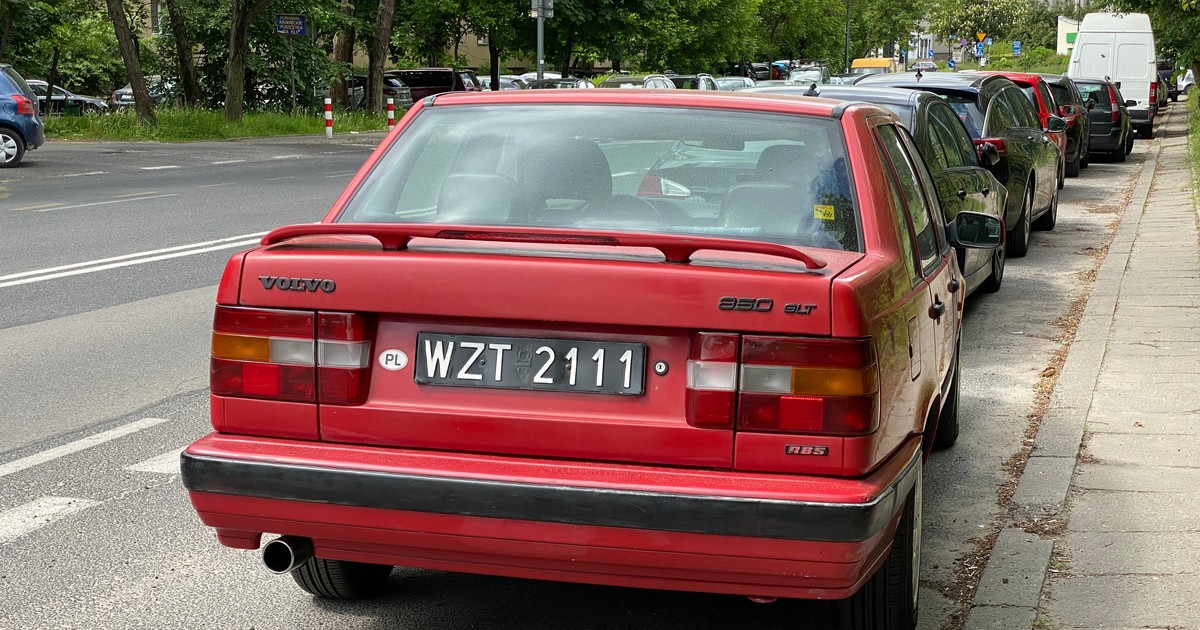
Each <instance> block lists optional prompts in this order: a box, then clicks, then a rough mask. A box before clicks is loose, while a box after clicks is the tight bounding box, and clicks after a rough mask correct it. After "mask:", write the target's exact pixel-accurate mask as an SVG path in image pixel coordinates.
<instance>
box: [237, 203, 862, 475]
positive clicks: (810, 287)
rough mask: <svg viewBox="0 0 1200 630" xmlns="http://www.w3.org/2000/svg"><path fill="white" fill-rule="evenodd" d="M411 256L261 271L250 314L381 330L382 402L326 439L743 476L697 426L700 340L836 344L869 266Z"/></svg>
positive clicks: (256, 263) (312, 241)
mask: <svg viewBox="0 0 1200 630" xmlns="http://www.w3.org/2000/svg"><path fill="white" fill-rule="evenodd" d="M314 227H317V226H308V228H309V229H312V228H314ZM320 227H322V228H324V227H330V226H320ZM334 227H337V226H334ZM356 228H357V230H358V233H359V234H362V233H364V228H363V226H361V225H359V226H356ZM442 228H444V226H441V228H439V229H442ZM270 238H271V237H268V239H270ZM619 238H620V239H621V240H622V242H625V241H627V240H629V239H627V237H625V236H622V237H619ZM402 240H403V241H404V242H402V243H397V242H392V241H390V240H389V239H388V238H381V239H379V241H384V242H385V247H380V245H379V241H377V240H375V239H374V238H366V237H355V236H328V235H324V236H304V237H301V238H297V239H292V240H289V241H287V242H284V243H281V244H277V245H274V246H270V247H266V248H262V249H259V250H255V251H253V252H250V253H249V254H247V255H246V257H245V260H244V266H243V271H242V282H241V290H240V295H239V300H238V301H239V303H240V304H241V305H243V306H255V307H268V308H287V309H311V310H323V311H338V312H354V313H363V314H368V315H370V316H371V318H372V319H373V320H374V326H373V332H372V333H370V335H371V338H370V339H369V341H370V342H371V357H370V362H369V369H370V385H369V389H368V394H367V398H366V402H365V403H364V404H362V405H358V406H337V405H320V409H319V422H320V437H321V439H322V440H325V441H330V442H344V443H356V444H367V445H376V446H397V447H409V448H429V449H440V450H452V451H467V452H477V453H496V454H508V455H514V454H515V455H529V456H538V457H562V458H569V459H589V460H607V461H625V462H637V463H648V464H666V465H684V466H704V467H731V466H732V459H733V437H734V432H733V431H732V430H715V429H703V428H697V427H694V426H691V425H689V424H688V422H687V419H686V415H685V412H686V410H685V405H686V400H687V388H686V379H687V361H688V358H689V353H690V352H691V347H690V346H691V344H692V343H693V342H692V339H693V335H694V333H696V332H699V331H728V332H735V333H751V332H753V333H775V334H781V333H782V334H795V335H814V336H827V335H829V334H830V327H831V308H830V307H831V305H830V285H831V280H832V278H834V277H835V276H837V275H838V274H839V273H841V272H842V271H843V270H844V269H846V268H848V267H849V266H851V265H853V264H854V263H855V262H856V261H857V260H859V259H860V258H861V257H862V254H858V253H851V252H836V251H829V250H816V251H819V252H820V255H821V257H822V259H823V261H824V263H825V264H824V266H823V268H815V269H810V268H808V266H809V264H808V263H805V262H802V261H800V260H796V259H788V258H783V257H779V256H771V255H765V254H763V253H756V252H753V251H751V252H747V251H709V250H706V249H704V248H703V247H701V248H698V249H699V251H692V252H689V253H688V257H690V259H691V262H690V264H677V263H671V262H664V261H663V255H662V254H660V253H658V252H654V251H652V250H647V249H646V248H644V247H627V246H624V245H622V246H616V247H594V246H591V245H577V244H555V243H536V244H531V243H501V242H465V241H461V240H460V241H446V240H441V239H422V238H418V239H416V240H413V241H411V242H409V241H408V240H407V239H402ZM632 240H634V241H636V240H637V239H632ZM660 240H661V239H660ZM667 240H668V241H673V240H688V239H677V238H676V237H667ZM691 240H694V241H706V240H711V241H713V242H716V241H717V240H718V239H691ZM386 245H393V246H395V245H399V249H397V248H396V247H387V246H386ZM746 245H747V246H748V247H749V248H750V249H752V250H753V249H755V248H759V249H767V250H770V249H771V248H772V247H779V246H768V244H755V243H748V244H746ZM759 246H762V247H759ZM735 249H736V248H735ZM676 254H677V252H673V251H668V253H667V257H668V258H671V257H672V256H673V255H676ZM765 300H769V301H770V302H769V303H768V302H766V301H765ZM464 344H465V345H464ZM572 350H574V353H573V354H572ZM572 366H574V369H575V371H574V373H572ZM547 381H549V382H547ZM572 381H573V382H572Z"/></svg>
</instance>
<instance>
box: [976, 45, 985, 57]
mask: <svg viewBox="0 0 1200 630" xmlns="http://www.w3.org/2000/svg"><path fill="white" fill-rule="evenodd" d="M975 56H976V57H982V56H983V42H979V43H978V44H975Z"/></svg>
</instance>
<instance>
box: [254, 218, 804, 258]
mask: <svg viewBox="0 0 1200 630" xmlns="http://www.w3.org/2000/svg"><path fill="white" fill-rule="evenodd" d="M323 235H325V236H333V235H337V236H344V235H357V236H369V237H371V238H374V239H375V240H377V241H379V243H380V244H381V245H383V248H384V249H385V250H403V249H407V247H408V243H409V241H411V240H412V239H414V238H433V239H451V240H468V241H500V242H509V243H551V244H559V245H602V246H609V247H647V248H650V249H657V250H658V251H660V252H662V254H663V256H665V257H666V259H667V262H670V263H688V262H691V257H692V255H693V254H695V253H696V252H697V251H700V250H705V249H707V250H713V251H722V252H746V253H752V254H765V255H768V256H778V257H780V258H788V259H791V260H797V261H800V262H802V263H804V266H805V267H807V268H808V269H823V268H824V267H825V261H823V260H821V259H819V258H815V257H813V256H810V255H809V254H806V253H804V252H802V251H800V250H798V249H796V248H794V247H789V246H787V245H779V244H776V243H765V242H760V241H743V240H737V239H730V238H715V237H707V236H689V235H685V234H638V233H625V232H611V231H604V230H580V229H572V228H538V227H520V228H505V229H498V228H494V227H480V226H471V225H430V224H424V223H305V224H300V225H285V226H283V227H281V228H277V229H275V230H272V231H271V232H270V233H268V234H267V235H266V236H264V237H263V239H262V245H263V246H264V247H265V246H268V245H275V244H278V243H282V242H284V241H286V240H288V239H292V238H297V237H301V236H323Z"/></svg>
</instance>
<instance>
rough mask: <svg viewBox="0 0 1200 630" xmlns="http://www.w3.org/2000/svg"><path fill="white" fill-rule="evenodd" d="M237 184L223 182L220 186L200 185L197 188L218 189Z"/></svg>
mask: <svg viewBox="0 0 1200 630" xmlns="http://www.w3.org/2000/svg"><path fill="white" fill-rule="evenodd" d="M235 183H236V182H221V183H220V184H200V185H198V186H196V188H217V187H218V186H232V185H234V184H235Z"/></svg>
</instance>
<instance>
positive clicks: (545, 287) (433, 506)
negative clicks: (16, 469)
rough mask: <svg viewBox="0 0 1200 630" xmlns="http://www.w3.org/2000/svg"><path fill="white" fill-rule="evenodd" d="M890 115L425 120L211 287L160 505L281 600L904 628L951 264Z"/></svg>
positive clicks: (686, 104)
mask: <svg viewBox="0 0 1200 630" xmlns="http://www.w3.org/2000/svg"><path fill="white" fill-rule="evenodd" d="M1000 231H1001V227H1000V222H999V221H998V220H997V219H996V218H994V217H989V216H986V215H982V214H978V213H972V212H962V213H959V215H958V216H957V218H956V219H955V221H954V222H952V223H947V222H946V221H945V220H944V218H943V214H942V210H941V207H940V205H939V203H938V198H937V195H936V193H935V190H934V186H933V183H932V182H931V181H930V177H929V173H928V172H927V171H926V169H925V167H924V164H923V162H922V160H921V159H920V157H919V154H918V151H917V149H916V147H914V146H913V143H912V142H911V140H910V139H909V137H908V134H907V133H906V132H905V131H904V130H903V128H902V127H901V126H900V121H899V120H898V119H897V118H896V117H895V116H893V115H892V114H891V113H889V112H887V111H886V110H883V109H881V108H878V107H875V106H871V105H866V104H861V103H850V104H847V103H839V102H836V101H829V100H821V99H808V100H801V99H794V98H788V97H763V96H755V95H751V96H746V95H739V94H729V93H725V94H721V93H717V94H697V93H696V92H692V91H675V92H648V91H643V90H637V91H627V90H536V91H528V92H524V91H522V92H510V93H507V94H503V95H497V94H489V93H479V94H447V95H442V96H439V97H438V98H436V99H432V100H426V101H419V102H418V103H416V104H415V105H414V107H413V108H412V109H411V110H410V111H409V112H408V113H407V115H406V116H405V117H404V119H403V120H402V121H401V122H400V124H399V125H398V126H397V128H396V130H394V131H393V132H392V133H391V134H390V135H389V136H388V137H387V138H386V139H385V140H384V141H383V142H382V143H381V145H380V147H379V148H378V149H377V150H376V151H375V153H374V154H373V155H372V156H371V158H369V159H368V161H367V163H366V164H365V165H364V166H363V168H362V170H361V171H360V172H359V174H358V175H357V176H356V177H355V178H354V180H353V181H352V182H351V183H350V184H349V186H348V187H347V189H346V190H345V192H343V194H342V195H341V197H340V198H339V199H338V200H337V201H336V202H335V204H334V206H333V208H332V209H331V211H330V212H329V214H328V216H327V217H326V218H325V220H324V221H323V222H321V223H319V224H306V225H293V226H286V227H282V228H279V229H276V230H275V231H273V232H271V233H270V234H268V235H267V236H266V237H264V239H263V241H262V246H261V247H258V248H256V249H254V250H252V251H249V252H245V253H241V254H237V255H235V256H234V257H233V258H231V259H230V261H229V263H228V265H227V267H226V269H225V273H224V275H223V277H222V280H221V285H220V288H219V291H218V295H217V306H216V311H215V317H214V323H213V336H212V358H211V393H212V400H211V410H212V425H213V433H211V434H210V435H208V436H206V437H204V438H202V439H200V440H198V441H196V442H194V443H193V444H191V445H190V446H189V447H188V448H187V449H186V450H185V452H184V453H183V455H182V472H183V481H184V485H185V486H186V488H187V489H188V492H189V496H190V499H191V502H192V505H193V506H194V507H195V509H196V510H197V512H198V513H199V515H200V518H201V520H202V521H203V522H204V523H205V524H207V525H208V526H210V527H213V528H215V530H216V533H217V538H218V539H219V540H220V542H221V543H222V544H224V545H226V546H230V547H235V548H241V549H257V548H259V547H260V546H261V545H262V537H263V534H264V533H266V532H273V533H278V534H282V536H281V537H279V538H276V539H274V540H272V541H270V542H269V543H268V544H267V545H266V546H265V547H264V548H263V560H264V562H265V563H266V564H267V567H268V568H269V569H271V570H273V571H275V572H278V573H285V572H286V573H290V574H291V575H292V576H293V577H294V579H295V581H296V582H297V584H298V585H299V586H300V587H301V588H303V589H304V590H306V591H308V592H311V593H314V594H317V595H320V596H325V597H335V598H351V597H358V596H362V595H367V594H370V593H372V592H377V591H378V590H379V589H381V588H382V587H383V586H384V585H385V582H386V578H387V576H388V574H389V573H390V572H391V570H392V567H393V566H395V565H403V566H410V567H422V568H429V569H439V570H449V571H465V572H473V573H481V574H490V575H503V576H515V577H525V578H538V579H548V580H560V581H570V582H580V583H589V584H604V585H617V586H627V587H641V588H653V589H675V590H683V591H700V592H709V593H726V594H738V595H745V596H750V597H753V598H756V599H760V600H762V599H771V598H777V597H788V598H803V599H832V600H840V601H839V604H838V610H839V612H838V614H839V615H840V616H841V617H842V620H843V621H844V622H845V623H846V624H847V626H848V627H851V628H876V629H879V628H890V629H911V628H913V627H914V626H915V623H916V621H915V620H916V611H917V594H918V573H919V565H920V531H921V526H920V523H921V498H922V484H921V476H922V473H921V471H922V467H923V465H924V460H925V454H926V453H928V452H929V450H930V449H931V448H934V447H944V446H949V445H950V444H952V443H953V442H954V440H955V438H956V437H957V435H958V430H959V427H958V389H959V377H958V374H959V353H958V348H959V341H960V337H961V335H962V325H961V320H960V314H961V308H962V305H963V294H964V292H965V290H964V287H963V286H962V278H961V276H960V274H959V272H958V269H957V265H956V264H955V262H954V250H953V247H954V246H955V245H956V244H961V245H964V246H973V247H983V248H990V247H996V246H997V245H998V244H999V242H1000Z"/></svg>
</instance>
